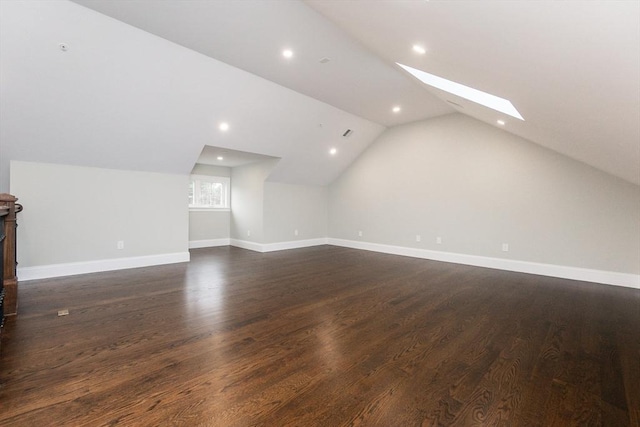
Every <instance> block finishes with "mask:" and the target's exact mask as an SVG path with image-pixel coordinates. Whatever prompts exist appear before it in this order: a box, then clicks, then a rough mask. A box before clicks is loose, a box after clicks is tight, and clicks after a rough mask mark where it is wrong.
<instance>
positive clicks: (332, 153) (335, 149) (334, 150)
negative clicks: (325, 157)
mask: <svg viewBox="0 0 640 427" xmlns="http://www.w3.org/2000/svg"><path fill="white" fill-rule="evenodd" d="M337 152H338V149H337V148H335V147H334V148H332V149H331V150H329V154H331V155H332V156H335V155H336V153H337Z"/></svg>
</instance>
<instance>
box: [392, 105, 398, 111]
mask: <svg viewBox="0 0 640 427" xmlns="http://www.w3.org/2000/svg"><path fill="white" fill-rule="evenodd" d="M391 111H393V112H394V113H399V112H400V107H399V106H398V105H396V106H395V107H393V108H392V109H391Z"/></svg>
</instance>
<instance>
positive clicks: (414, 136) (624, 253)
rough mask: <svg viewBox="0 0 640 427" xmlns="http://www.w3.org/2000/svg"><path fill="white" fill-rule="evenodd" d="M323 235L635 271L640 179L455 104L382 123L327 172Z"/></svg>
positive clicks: (639, 265)
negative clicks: (370, 139) (432, 114)
mask: <svg viewBox="0 0 640 427" xmlns="http://www.w3.org/2000/svg"><path fill="white" fill-rule="evenodd" d="M612 143H615V142H612ZM358 230H362V232H363V236H362V237H358V234H357V233H358ZM417 234H419V235H420V236H421V242H416V235H417ZM329 236H330V237H334V238H341V239H349V240H362V241H367V242H373V243H381V244H389V245H397V246H404V247H415V248H424V249H430V250H438V251H447V252H454V253H461V254H471V255H480V256H487V257H495V258H508V259H516V260H522V261H531V262H539V263H548V264H556V265H564V266H573V267H582V268H589V269H597V270H605V271H615V272H622V273H632V274H638V273H640V187H638V186H636V185H633V184H631V183H629V182H626V181H623V180H621V179H618V178H615V177H613V176H611V175H608V174H605V173H603V172H600V171H598V170H596V169H594V168H592V167H589V166H587V165H585V164H583V163H580V162H577V161H574V160H571V159H569V158H567V157H565V156H562V155H559V154H557V153H555V152H553V151H550V150H547V149H545V148H542V147H541V146H538V145H536V144H533V143H530V142H528V141H526V140H523V139H521V138H518V137H516V136H514V135H512V134H509V133H507V132H504V131H501V130H500V129H497V128H494V127H492V126H488V125H486V124H484V123H482V122H479V121H477V120H474V119H472V118H469V117H466V116H463V115H461V114H452V115H447V116H443V117H440V118H436V119H432V120H429V121H423V122H417V123H412V124H408V125H404V126H399V127H395V128H392V129H389V130H387V131H386V132H385V133H384V134H383V135H382V136H381V137H380V138H379V139H378V140H377V141H376V142H375V143H374V144H373V145H372V146H371V147H370V148H369V149H368V150H367V151H366V152H365V153H364V154H363V155H362V156H361V157H360V158H359V159H358V160H356V162H354V164H353V165H352V166H351V167H350V168H349V169H348V170H347V171H345V173H344V174H343V175H342V176H341V177H340V178H339V179H337V180H336V181H334V183H333V184H332V185H331V186H330V190H329ZM436 237H441V238H442V244H436ZM503 243H508V244H509V245H510V251H509V252H503V251H502V250H501V245H502V244H503Z"/></svg>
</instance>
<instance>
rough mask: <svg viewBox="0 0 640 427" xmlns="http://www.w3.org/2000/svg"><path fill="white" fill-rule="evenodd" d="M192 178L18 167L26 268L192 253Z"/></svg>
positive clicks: (21, 252) (16, 189)
mask: <svg viewBox="0 0 640 427" xmlns="http://www.w3.org/2000/svg"><path fill="white" fill-rule="evenodd" d="M187 178H188V176H187V175H173V174H160V173H152V172H133V171H124V170H113V169H101V168H90V167H81V166H66V165H58V164H55V165H54V164H47V163H31V162H18V161H12V162H11V192H12V194H15V195H17V197H19V199H20V200H19V202H20V203H21V204H22V205H23V206H24V211H23V212H21V213H20V214H19V215H20V216H19V232H18V260H19V262H20V267H21V268H25V267H34V266H43V265H52V264H61V263H77V262H87V261H96V260H108V259H115V258H127V257H144V256H149V255H161V254H175V253H187V252H188V229H187V226H188V207H187V190H186V189H187ZM118 241H122V242H123V248H122V249H117V243H118Z"/></svg>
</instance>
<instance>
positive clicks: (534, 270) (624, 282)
mask: <svg viewBox="0 0 640 427" xmlns="http://www.w3.org/2000/svg"><path fill="white" fill-rule="evenodd" d="M327 243H328V244H330V245H334V246H343V247H346V248H353V249H363V250H367V251H373V252H382V253H385V254H393V255H402V256H409V257H413V258H423V259H430V260H434V261H444V262H452V263H456V264H465V265H473V266H477V267H486V268H495V269H498V270H507V271H516V272H519V273H531V274H538V275H541V276H551V277H559V278H562V279H572V280H581V281H584V282H595V283H602V284H605V285H615V286H624V287H628V288H635V289H640V275H638V274H627V273H617V272H613V271H603V270H591V269H587V268H579V267H568V266H563V265H553V264H541V263H535V262H528V261H517V260H511V259H503V258H490V257H483V256H477V255H465V254H457V253H450V252H439V251H431V250H427V249H418V248H407V247H403V246H392V245H383V244H379V243H368V242H360V241H354V240H344V239H334V238H329V239H327Z"/></svg>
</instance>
